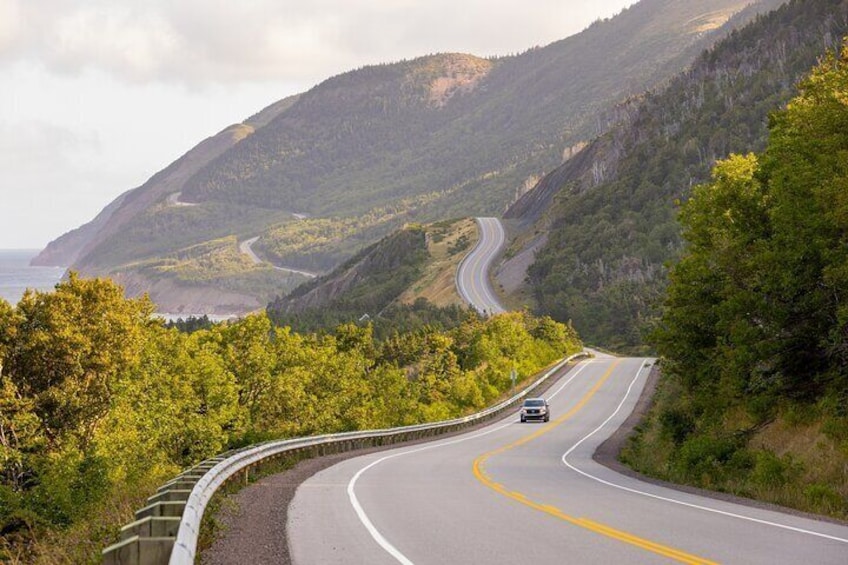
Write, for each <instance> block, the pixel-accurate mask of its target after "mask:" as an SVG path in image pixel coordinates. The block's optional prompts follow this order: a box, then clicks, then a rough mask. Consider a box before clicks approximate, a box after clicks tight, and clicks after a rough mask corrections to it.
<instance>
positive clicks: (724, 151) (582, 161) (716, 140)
mask: <svg viewBox="0 0 848 565" xmlns="http://www.w3.org/2000/svg"><path fill="white" fill-rule="evenodd" d="M846 34H848V2H846V1H845V0H793V1H792V2H790V3H789V4H787V5H785V6H783V7H781V8H780V9H778V10H776V11H774V12H772V13H769V14H768V15H765V16H761V17H758V18H757V19H756V21H754V22H752V23H751V24H750V25H748V26H747V27H745V28H743V29H740V30H738V31H735V32H733V33H731V34H730V36H729V37H727V38H726V39H724V40H723V41H721V42H719V43H718V44H717V45H716V46H715V47H713V48H712V49H710V50H708V51H706V52H705V53H703V54H702V55H701V56H700V57H698V59H697V60H696V61H695V63H694V64H693V65H692V67H691V68H690V69H689V70H688V71H686V72H685V73H683V74H682V75H680V76H678V77H677V78H675V79H674V80H672V81H671V82H670V84H669V85H668V87H667V88H664V89H662V90H659V91H657V92H655V93H650V94H647V95H646V96H644V97H640V98H639V99H634V100H630V101H628V102H626V103H623V104H621V105H619V106H618V107H617V108H616V109H615V110H613V112H612V113H613V114H614V115H615V117H616V119H621V120H622V121H621V122H620V124H619V125H618V126H616V127H614V128H612V129H611V130H610V131H609V132H607V133H605V134H604V135H602V136H599V137H598V138H596V139H595V140H593V141H592V142H591V143H590V144H588V145H587V146H586V147H585V148H583V149H582V150H581V151H580V152H578V153H577V154H576V155H575V156H574V157H573V158H572V159H571V160H569V161H568V162H567V163H565V164H564V165H562V166H560V167H558V168H557V169H555V170H553V171H552V172H550V173H549V174H548V175H546V176H545V177H544V178H543V179H542V181H540V182H539V183H538V184H537V185H536V187H535V188H534V189H533V190H532V191H531V192H529V193H528V194H526V195H524V196H523V197H522V198H521V199H519V201H518V202H516V203H515V204H514V205H513V206H512V207H511V209H510V210H509V211H508V212H507V213H506V215H505V217H507V218H510V219H511V221H512V222H513V223H514V224H516V225H517V226H518V227H519V228H520V229H523V230H524V232H525V235H524V236H523V237H522V238H520V242H521V244H520V245H518V246H516V248H514V249H512V250H511V251H510V253H509V254H510V255H511V256H515V257H516V258H520V257H523V256H525V255H527V253H524V254H522V250H523V249H525V248H526V249H532V251H534V252H535V260H534V261H532V264H531V265H530V267H529V269H528V270H527V275H528V285H526V286H525V287H523V288H522V289H519V290H517V291H515V292H516V293H517V294H521V293H522V292H523V293H524V294H525V296H530V297H532V299H534V301H535V306H536V308H537V310H538V311H539V313H543V314H548V315H551V316H553V317H554V318H556V319H560V320H572V321H573V323H574V326H575V328H577V330H578V331H580V332H581V335H583V336H584V337H585V339H586V341H587V342H588V343H596V344H603V345H606V346H609V347H612V348H615V349H619V350H623V349H624V350H626V349H638V347H639V346H640V344H641V343H643V335H642V334H643V331H644V329H645V328H646V326H649V324H650V322H651V320H652V319H653V318H654V317H655V316H656V313H657V307H658V300H659V299H660V297H661V296H662V295H663V292H664V288H665V285H666V280H667V270H666V266H665V265H666V263H667V262H668V261H672V260H674V259H675V258H676V257H678V256H679V253H680V251H681V249H682V246H683V244H682V239H681V237H680V228H679V225H678V223H677V221H676V203H678V202H680V201H683V200H685V199H686V198H688V195H689V193H690V189H691V187H692V186H694V185H697V184H699V183H702V182H705V181H707V180H708V179H709V171H710V169H711V167H712V165H713V164H714V163H715V161H716V160H717V159H721V158H724V157H726V156H727V155H729V154H730V153H747V152H750V151H760V150H762V148H763V147H764V146H765V143H766V140H767V136H768V128H767V126H768V120H769V114H770V113H771V112H773V111H775V110H777V109H779V108H781V107H782V106H783V105H784V104H785V103H786V102H787V101H788V100H789V99H790V98H791V97H792V96H794V94H795V92H796V90H795V85H796V83H797V82H798V80H799V79H800V78H801V77H802V76H804V74H805V73H807V72H808V71H809V69H810V68H811V67H812V66H813V65H814V64H815V63H816V61H817V59H818V58H820V57H821V56H823V55H824V53H825V52H828V51H830V52H833V51H835V50H838V49H839V46H840V40H841V38H842V37H844V36H845V35H846ZM528 262H529V261H528ZM505 270H509V269H505Z"/></svg>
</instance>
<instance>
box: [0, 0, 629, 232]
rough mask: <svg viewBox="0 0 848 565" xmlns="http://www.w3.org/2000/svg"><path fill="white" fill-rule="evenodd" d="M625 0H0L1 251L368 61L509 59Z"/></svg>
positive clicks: (75, 219)
mask: <svg viewBox="0 0 848 565" xmlns="http://www.w3.org/2000/svg"><path fill="white" fill-rule="evenodd" d="M633 3H634V0H592V1H591V2H590V1H588V0H522V1H514V0H508V1H507V0H299V1H292V0H240V1H239V2H233V1H232V0H143V1H142V0H0V173H2V177H0V210H2V212H3V213H2V216H0V249H10V248H41V247H44V246H45V245H46V244H47V243H48V242H49V241H50V240H52V239H55V238H56V237H58V236H60V235H62V234H63V233H64V232H66V231H68V230H70V229H73V228H75V227H78V226H79V225H81V224H83V223H85V222H87V221H88V220H90V219H92V218H93V217H94V216H95V215H96V214H97V213H98V212H99V211H100V210H101V209H102V208H103V207H104V206H105V205H106V204H108V203H109V202H110V201H111V200H112V199H114V198H115V197H116V196H118V195H119V194H120V193H122V192H124V191H125V190H127V189H129V188H133V187H136V186H139V185H141V184H143V183H144V182H145V181H146V180H147V179H148V178H149V177H150V176H151V175H152V174H154V173H155V172H157V171H159V170H161V169H163V168H164V167H165V166H167V165H168V164H169V163H170V162H172V161H173V160H175V159H176V158H178V157H179V156H180V155H182V154H183V153H185V152H186V151H188V150H189V149H190V148H191V147H193V146H194V145H196V144H197V143H198V142H200V141H201V140H202V139H203V138H205V137H208V136H210V135H213V134H215V133H217V132H218V131H220V130H222V129H224V128H225V127H226V126H228V125H230V124H233V123H236V122H240V121H242V120H243V119H245V118H247V117H249V116H250V115H251V114H253V113H255V112H257V111H258V110H260V109H262V108H263V107H265V106H267V105H269V104H271V103H272V102H274V101H276V100H279V99H280V98H283V97H285V96H288V95H290V94H295V93H297V92H302V91H304V90H307V89H308V88H310V87H311V86H313V85H315V84H317V83H319V82H321V81H322V80H324V79H326V78H328V77H330V76H333V75H335V74H338V73H341V72H344V71H347V70H350V69H353V68H356V67H361V66H363V65H367V64H375V63H383V62H391V61H396V60H399V59H404V58H412V57H416V56H420V55H425V54H429V53H439V52H465V53H472V54H475V55H480V56H489V55H506V54H510V53H518V52H521V51H524V50H526V49H528V48H530V47H533V46H536V45H546V44H548V43H551V42H553V41H556V40H558V39H562V38H564V37H567V36H569V35H572V34H574V33H576V32H578V31H580V30H582V29H584V28H585V27H586V26H588V25H589V24H590V23H592V21H594V20H596V19H598V18H606V17H610V16H612V15H614V14H616V13H618V12H620V11H621V10H622V9H623V8H624V7H626V6H629V5H631V4H633Z"/></svg>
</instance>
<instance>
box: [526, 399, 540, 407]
mask: <svg viewBox="0 0 848 565" xmlns="http://www.w3.org/2000/svg"><path fill="white" fill-rule="evenodd" d="M544 405H545V401H544V400H542V399H541V398H531V399H530V400H525V401H524V406H544Z"/></svg>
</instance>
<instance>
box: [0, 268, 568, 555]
mask: <svg viewBox="0 0 848 565" xmlns="http://www.w3.org/2000/svg"><path fill="white" fill-rule="evenodd" d="M151 312H152V304H151V303H150V302H149V301H148V300H147V299H135V300H127V299H125V298H124V297H123V290H122V289H121V288H120V287H119V286H117V285H115V284H114V283H112V282H110V281H108V280H97V279H88V280H85V279H80V278H78V277H76V276H71V277H70V279H69V280H67V281H65V282H62V283H60V284H58V285H57V287H56V290H55V291H54V292H48V293H42V292H29V293H27V294H26V295H25V296H24V297H23V299H22V300H21V301H20V302H19V303H18V304H17V306H15V307H12V306H10V305H9V304H8V303H6V302H5V301H3V300H0V562H3V563H45V564H47V563H50V564H53V563H99V562H100V559H101V557H100V550H101V549H102V548H103V547H105V546H107V545H109V544H110V543H113V542H114V541H115V540H116V539H117V536H118V534H119V531H118V530H119V524H122V523H126V522H128V521H130V520H131V519H132V516H133V512H134V509H136V508H140V507H141V506H143V504H142V502H143V501H144V500H145V499H146V497H147V496H150V495H151V494H153V493H154V492H155V490H156V488H157V487H158V486H159V485H160V484H161V483H162V482H164V481H166V480H168V479H170V478H171V477H173V476H174V475H175V474H176V473H178V472H179V471H180V470H181V469H183V468H185V467H187V466H190V465H193V464H195V463H197V462H198V461H200V460H203V459H206V458H209V457H211V456H214V455H215V454H217V453H220V452H222V451H224V450H226V449H228V448H232V447H237V446H241V445H245V444H248V443H254V442H258V441H261V440H265V439H269V438H284V437H292V436H303V435H309V434H317V433H331V432H342V431H348V430H356V429H367V428H382V427H392V426H399V425H405V424H414V423H419V422H424V421H431V420H438V419H444V418H450V417H453V416H459V415H461V414H465V413H469V412H475V411H478V410H479V409H481V408H482V407H484V406H486V405H488V404H490V403H491V402H493V401H494V400H495V399H497V398H498V397H499V396H501V395H502V394H503V393H505V392H507V391H509V389H510V388H511V386H512V383H511V379H510V371H511V370H512V369H513V368H515V369H517V371H518V374H519V376H520V378H521V379H522V380H525V379H527V378H528V377H529V376H531V375H532V374H534V373H536V372H537V371H538V370H539V369H541V368H542V367H544V366H546V365H548V364H549V363H551V362H552V361H554V360H556V359H558V358H561V357H563V356H565V355H567V354H570V353H574V352H576V351H578V350H579V349H580V348H581V345H580V342H579V339H578V338H577V336H576V335H575V334H574V332H573V331H572V330H571V329H570V328H568V327H566V326H564V325H562V324H558V323H556V322H553V321H552V320H550V319H536V318H533V317H531V316H529V315H526V314H523V313H515V314H505V315H502V316H498V317H496V318H491V319H488V320H482V319H480V318H479V317H478V316H476V315H467V316H464V317H462V318H461V319H460V320H458V322H457V327H456V328H455V329H453V330H451V331H447V332H443V331H437V330H435V329H433V328H432V327H425V328H422V329H420V330H418V331H415V332H402V333H399V332H394V333H393V334H392V336H391V337H389V338H387V339H383V340H379V339H376V338H375V337H374V335H373V333H372V328H371V326H370V325H367V324H363V325H356V324H343V325H340V326H338V327H337V328H335V329H331V330H328V331H324V332H322V333H321V334H298V333H294V332H292V331H291V330H290V329H289V328H287V327H284V328H280V327H274V326H273V325H272V324H271V322H270V320H269V319H268V318H267V317H266V316H265V315H264V314H261V315H254V316H249V317H247V318H245V319H243V320H241V321H238V322H234V323H228V324H227V323H225V324H218V325H214V326H212V327H206V328H203V329H196V331H194V332H193V333H183V332H180V331H178V330H177V329H173V328H171V329H167V328H166V327H165V326H164V325H163V324H162V323H161V321H158V320H155V319H151V317H150V314H151ZM182 327H186V326H185V325H182Z"/></svg>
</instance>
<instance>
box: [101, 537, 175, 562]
mask: <svg viewBox="0 0 848 565" xmlns="http://www.w3.org/2000/svg"><path fill="white" fill-rule="evenodd" d="M173 548H174V538H143V537H140V536H132V537H131V538H129V539H125V540H124V541H121V542H119V543H116V544H115V545H110V546H109V547H107V548H106V549H104V550H103V553H102V555H103V564H104V565H160V564H162V563H167V562H168V559H169V558H170V557H171V550H172V549H173Z"/></svg>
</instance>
